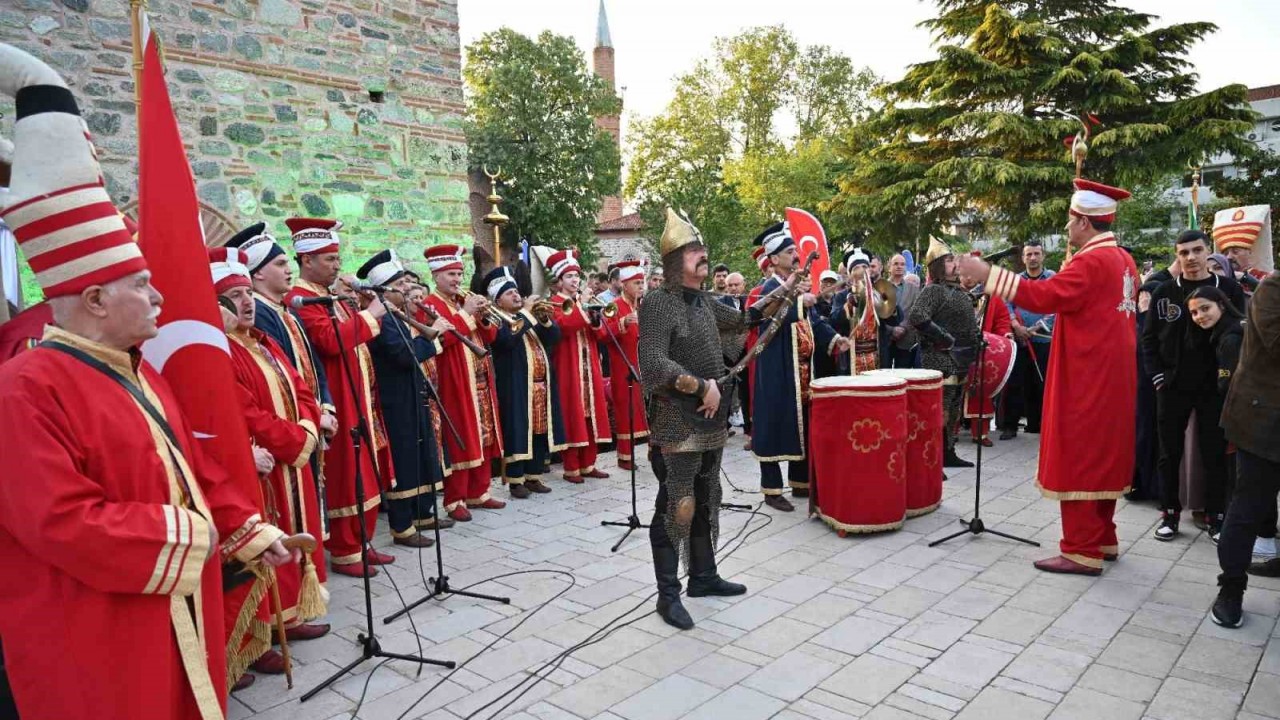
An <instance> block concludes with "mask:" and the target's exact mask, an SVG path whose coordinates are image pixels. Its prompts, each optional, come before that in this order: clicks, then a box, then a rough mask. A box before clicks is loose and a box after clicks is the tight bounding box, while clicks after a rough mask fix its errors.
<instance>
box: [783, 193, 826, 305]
mask: <svg viewBox="0 0 1280 720" xmlns="http://www.w3.org/2000/svg"><path fill="white" fill-rule="evenodd" d="M786 217H787V227H788V228H789V229H790V230H791V239H792V240H793V241H795V244H796V256H797V257H799V258H800V262H801V263H803V262H804V261H805V258H807V257H809V253H811V252H813V251H814V250H817V251H818V259H817V260H814V261H813V267H811V268H810V270H809V277H810V278H814V283H815V285H814V286H815V287H816V286H817V278H819V277H821V276H822V272H823V271H824V270H829V269H830V268H831V252H830V251H829V250H828V249H827V232H826V231H825V230H823V229H822V223H820V222H818V218H816V217H814V216H813V215H812V214H811V213H809V212H807V211H805V210H800V209H798V208H787V213H786Z"/></svg>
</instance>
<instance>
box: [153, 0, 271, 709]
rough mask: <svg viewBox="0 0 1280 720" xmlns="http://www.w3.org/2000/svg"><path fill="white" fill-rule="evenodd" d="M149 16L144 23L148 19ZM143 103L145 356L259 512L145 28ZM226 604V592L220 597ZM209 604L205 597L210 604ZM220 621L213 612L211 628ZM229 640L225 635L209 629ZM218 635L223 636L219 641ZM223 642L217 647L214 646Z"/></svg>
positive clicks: (156, 58) (177, 139)
mask: <svg viewBox="0 0 1280 720" xmlns="http://www.w3.org/2000/svg"><path fill="white" fill-rule="evenodd" d="M144 17H145V15H144ZM143 30H144V31H143V34H142V37H144V38H146V45H145V47H144V50H143V52H144V58H143V65H142V83H141V90H142V102H141V105H140V107H139V109H138V225H139V229H138V238H139V240H138V243H139V245H140V246H141V248H142V254H143V255H144V256H145V257H146V259H147V265H148V266H149V267H150V268H151V274H152V276H151V282H152V284H153V285H154V286H155V287H156V289H157V290H159V291H160V293H161V294H162V295H164V306H163V307H162V311H161V313H160V320H159V327H160V333H159V335H158V336H156V337H155V338H152V339H151V340H148V341H147V342H146V343H144V344H143V346H142V354H143V356H144V357H145V358H146V360H147V362H149V363H151V365H152V366H154V367H155V368H156V370H158V371H159V372H160V373H161V374H162V375H164V378H165V380H167V381H168V383H169V385H170V386H171V388H172V389H173V394H174V396H175V397H176V398H177V401H178V404H179V405H181V407H182V412H183V414H184V415H185V416H186V418H187V421H188V422H189V423H190V426H191V428H192V430H193V432H194V433H195V435H196V438H197V439H198V440H199V441H200V449H201V450H202V452H203V454H204V455H205V457H206V458H208V459H210V460H212V461H214V462H217V463H218V464H219V465H221V466H222V467H223V468H224V469H225V470H226V472H227V475H228V476H229V478H230V479H231V480H232V482H234V484H235V485H236V486H237V487H238V488H240V489H241V490H242V491H243V492H244V495H245V498H247V499H248V500H249V501H250V502H251V503H252V505H253V506H254V507H261V506H262V491H261V489H260V487H259V484H258V472H257V469H256V468H255V466H254V463H253V454H252V452H251V450H250V447H249V430H248V427H247V426H246V425H245V421H244V414H243V412H242V410H241V409H240V403H239V399H238V398H239V395H238V394H237V392H236V380H235V374H234V372H233V371H232V368H231V351H230V348H229V347H228V345H227V342H228V341H227V336H226V334H225V333H224V331H223V326H222V314H221V311H220V310H219V308H218V302H217V295H216V294H215V293H214V291H213V278H212V276H211V275H210V273H209V257H208V253H207V251H206V250H205V245H204V230H203V228H202V226H201V224H200V207H199V204H198V201H197V200H196V187H195V182H194V181H193V180H192V178H191V166H190V165H189V164H188V162H187V153H186V150H185V149H184V148H183V146H182V135H181V134H180V133H179V132H178V121H177V118H175V117H174V115H173V106H172V105H171V104H170V101H169V90H168V88H167V87H166V86H165V82H164V68H163V67H162V66H161V63H160V52H159V43H158V42H157V40H156V37H155V35H154V34H152V33H151V32H150V31H149V29H147V28H146V27H145V24H144V29H143ZM218 591H219V592H218V596H219V597H220V595H221V588H218ZM209 597H210V595H209V594H208V593H206V594H205V598H206V602H207V601H208V599H209ZM218 614H220V613H214V614H211V613H205V617H206V619H208V618H210V617H212V616H214V615H218ZM205 631H206V633H207V634H208V636H209V637H210V638H221V637H222V628H221V627H219V628H216V629H215V628H210V627H208V626H207V623H206V628H205ZM215 633H216V634H215ZM217 643H218V640H214V641H213V642H211V643H210V644H211V645H212V646H216V645H217ZM223 659H224V658H223V657H222V656H221V655H219V654H216V653H211V654H210V656H209V666H210V674H211V675H212V677H213V682H214V685H215V686H216V688H217V691H218V697H219V698H225V697H226V694H225V692H223V690H224V688H223V685H224V684H225V678H226V671H225V669H224V667H223V665H222V663H223Z"/></svg>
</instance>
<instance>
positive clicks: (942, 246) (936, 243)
mask: <svg viewBox="0 0 1280 720" xmlns="http://www.w3.org/2000/svg"><path fill="white" fill-rule="evenodd" d="M954 254H955V253H953V252H952V251H951V247H950V246H949V245H947V244H946V243H944V242H942V241H941V240H939V239H938V238H936V237H933V236H932V235H930V236H929V249H928V250H927V251H926V252H925V254H924V266H925V267H929V266H930V265H931V264H933V261H934V260H937V259H938V258H942V257H946V256H948V255H954Z"/></svg>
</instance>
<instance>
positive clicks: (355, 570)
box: [329, 562, 378, 578]
mask: <svg viewBox="0 0 1280 720" xmlns="http://www.w3.org/2000/svg"><path fill="white" fill-rule="evenodd" d="M329 569H330V570H332V571H334V572H336V573H338V574H339V575H346V576H347V577H353V578H362V577H377V576H378V568H376V567H373V566H369V573H368V575H366V574H365V572H364V566H363V565H361V564H360V563H358V562H356V563H349V564H347V565H333V564H330V565H329Z"/></svg>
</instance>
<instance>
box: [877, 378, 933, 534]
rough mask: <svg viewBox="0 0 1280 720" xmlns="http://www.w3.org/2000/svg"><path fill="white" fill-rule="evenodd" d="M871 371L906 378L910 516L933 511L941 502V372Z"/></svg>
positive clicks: (908, 509) (908, 515)
mask: <svg viewBox="0 0 1280 720" xmlns="http://www.w3.org/2000/svg"><path fill="white" fill-rule="evenodd" d="M869 374H870V375H880V376H884V377H898V378H902V379H903V380H906V381H907V449H906V458H907V517H909V518H910V517H916V516H918V515H926V514H928V513H931V512H933V511H934V510H937V509H938V504H939V503H940V502H942V444H943V442H942V429H943V426H944V425H945V424H946V422H945V420H943V414H942V373H940V372H938V371H937V370H916V369H911V368H894V369H891V370H890V369H886V370H874V371H872V372H871V373H869Z"/></svg>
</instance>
